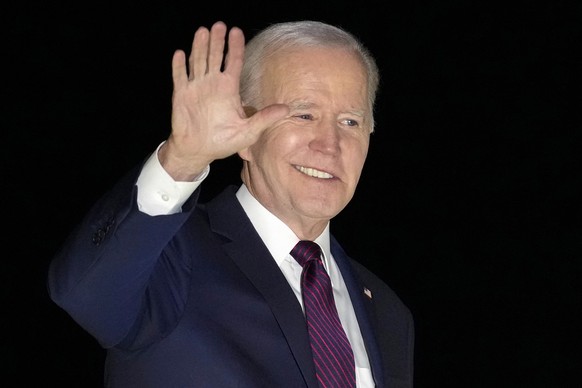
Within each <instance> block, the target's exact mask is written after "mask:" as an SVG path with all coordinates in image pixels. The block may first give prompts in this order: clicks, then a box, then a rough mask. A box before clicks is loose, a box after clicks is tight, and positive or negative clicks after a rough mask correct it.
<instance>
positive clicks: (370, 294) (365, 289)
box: [364, 287, 372, 299]
mask: <svg viewBox="0 0 582 388" xmlns="http://www.w3.org/2000/svg"><path fill="white" fill-rule="evenodd" d="M364 294H366V296H367V297H368V298H370V299H372V291H370V290H369V289H368V288H366V287H364Z"/></svg>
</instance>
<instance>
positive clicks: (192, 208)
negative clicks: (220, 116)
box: [48, 170, 414, 388]
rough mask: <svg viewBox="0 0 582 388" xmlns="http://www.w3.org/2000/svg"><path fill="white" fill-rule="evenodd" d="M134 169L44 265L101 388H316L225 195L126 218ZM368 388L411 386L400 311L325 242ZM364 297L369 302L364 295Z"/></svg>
mask: <svg viewBox="0 0 582 388" xmlns="http://www.w3.org/2000/svg"><path fill="white" fill-rule="evenodd" d="M138 174H139V170H135V171H133V172H131V173H130V174H128V176H126V177H125V178H124V179H123V180H121V181H120V182H119V183H118V184H117V185H116V187H114V188H113V190H111V191H110V192H109V193H108V194H107V195H105V196H104V197H103V198H102V199H101V200H100V201H99V202H98V203H97V204H96V205H95V206H94V207H93V208H92V209H91V211H90V212H89V213H88V214H87V216H86V217H85V219H84V220H83V221H82V223H81V224H80V225H79V227H78V228H77V229H76V230H75V231H74V232H73V233H72V234H71V236H70V237H69V239H68V240H67V242H66V243H65V244H64V246H63V248H62V250H61V251H60V252H59V253H58V255H57V256H56V257H55V258H54V260H53V262H52V263H51V267H50V270H49V278H48V286H49V292H50V294H51V297H52V299H53V300H54V301H55V302H56V303H57V304H58V305H59V306H61V307H62V308H63V309H65V310H66V311H67V312H68V313H69V314H70V315H71V316H72V318H73V319H75V320H76V321H77V322H78V323H79V324H80V325H81V326H82V327H83V328H85V329H86V330H87V331H88V332H89V333H90V334H91V335H93V336H94V337H95V338H96V339H97V340H98V341H99V343H100V344H101V345H102V346H103V347H104V348H106V349H107V360H106V365H105V377H104V379H105V385H106V386H109V387H123V388H128V387H139V388H147V387H163V388H172V387H180V388H183V387H212V388H217V387H241V388H242V387H266V388H274V387H277V388H279V387H289V388H300V387H310V388H317V381H316V378H315V368H314V364H313V361H312V357H311V350H310V347H309V340H308V335H307V329H306V325H305V319H304V316H303V313H302V310H301V307H300V305H299V303H298V301H297V299H296V297H295V295H294V293H293V291H292V290H291V288H290V287H289V285H288V283H287V281H286V279H285V277H284V276H283V274H282V273H281V271H280V269H279V268H278V267H277V265H276V263H275V261H274V260H273V258H272V257H271V255H270V253H269V251H268V250H267V248H266V246H265V245H264V244H263V242H262V241H261V239H260V238H259V235H258V234H257V232H256V231H255V229H254V228H253V226H252V224H251V222H250V220H249V219H248V217H247V216H246V214H245V213H244V211H243V209H242V207H241V206H240V204H239V202H238V200H237V199H236V197H235V192H236V189H237V188H236V187H234V186H230V187H228V188H226V189H225V191H224V192H223V193H221V194H220V195H218V196H217V197H216V198H214V199H213V200H212V201H210V202H208V203H207V204H205V205H203V204H200V203H198V197H199V193H200V189H198V190H197V191H196V192H195V193H194V194H193V195H192V196H191V198H190V199H189V200H188V201H187V203H186V204H185V205H184V207H183V212H182V213H179V214H174V215H167V216H154V217H152V216H148V215H146V214H144V213H142V212H140V211H139V210H138V209H137V205H136V200H135V199H136V187H135V181H136V179H137V176H138ZM331 251H332V254H333V256H334V258H335V260H336V261H337V264H338V266H339V268H340V270H341V273H342V276H343V278H344V280H345V283H346V286H347V288H348V290H349V294H350V297H351V300H352V303H353V306H354V309H355V312H356V316H357V319H358V323H359V326H360V329H361V332H362V336H363V339H364V343H365V346H366V350H367V353H368V357H369V359H370V364H371V368H372V374H373V376H374V379H375V381H376V386H377V387H408V388H409V387H412V376H413V346H414V345H413V342H414V327H413V320H412V316H411V314H410V311H409V310H408V308H406V306H405V305H404V304H403V303H402V302H401V300H400V299H399V298H398V297H397V295H396V294H395V293H394V292H393V291H392V290H391V289H390V288H389V287H388V286H387V285H386V284H385V283H384V282H383V281H381V280H380V279H379V278H378V277H376V276H375V275H373V274H372V273H371V272H369V271H368V270H367V269H365V268H364V267H363V266H362V265H360V264H359V263H358V262H356V261H354V260H352V259H350V258H349V257H348V256H347V255H346V253H345V252H344V251H343V249H342V248H341V247H340V245H339V244H338V242H337V241H336V240H335V239H334V238H333V236H332V239H331ZM365 289H367V290H370V292H371V295H372V298H370V297H369V296H367V295H366V293H365V292H364V290H365Z"/></svg>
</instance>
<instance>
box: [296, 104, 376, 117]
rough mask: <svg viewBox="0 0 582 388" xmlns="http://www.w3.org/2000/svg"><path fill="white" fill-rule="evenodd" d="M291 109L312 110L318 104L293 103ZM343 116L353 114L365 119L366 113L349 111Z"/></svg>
mask: <svg viewBox="0 0 582 388" xmlns="http://www.w3.org/2000/svg"><path fill="white" fill-rule="evenodd" d="M288 105H289V108H290V109H291V110H301V109H311V108H314V107H317V104H315V103H313V102H308V101H293V102H291V103H289V104H288ZM342 114H351V115H354V116H359V117H365V116H366V115H365V113H364V111H363V110H360V109H358V110H348V111H345V112H342Z"/></svg>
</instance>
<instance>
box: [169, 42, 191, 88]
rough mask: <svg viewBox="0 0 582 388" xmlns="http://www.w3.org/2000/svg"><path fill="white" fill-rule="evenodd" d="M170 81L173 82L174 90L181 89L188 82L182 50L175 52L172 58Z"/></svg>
mask: <svg viewBox="0 0 582 388" xmlns="http://www.w3.org/2000/svg"><path fill="white" fill-rule="evenodd" d="M172 81H173V82H174V90H175V89H179V88H181V87H182V86H183V85H184V84H185V83H186V82H188V70H187V69H186V54H185V53H184V51H182V50H176V52H174V56H173V57H172Z"/></svg>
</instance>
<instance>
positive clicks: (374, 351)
mask: <svg viewBox="0 0 582 388" xmlns="http://www.w3.org/2000/svg"><path fill="white" fill-rule="evenodd" d="M331 252H332V255H333V257H334V259H335V261H336V263H337V265H338V267H339V269H340V271H341V273H342V277H343V278H344V282H345V284H346V287H347V289H348V293H349V294H350V299H351V301H352V305H353V307H354V312H355V313H356V318H357V319H358V325H359V326H360V331H361V333H362V338H363V340H364V344H365V346H366V352H367V353H368V360H369V361H370V367H371V368H372V375H373V377H374V381H375V382H376V387H377V388H382V387H384V375H383V373H382V370H383V369H382V359H381V352H380V349H379V347H378V340H377V337H376V334H375V331H374V326H373V324H372V319H371V318H372V317H373V315H374V311H373V302H372V298H371V297H370V296H368V295H366V292H369V291H366V290H367V288H366V286H365V284H363V283H362V281H361V280H360V279H359V278H358V277H357V276H356V273H355V271H354V269H353V267H352V266H351V264H350V259H349V257H348V256H347V255H346V253H345V252H344V250H343V249H342V248H341V246H340V245H339V243H338V242H337V241H336V240H335V238H333V237H331ZM370 295H371V294H370Z"/></svg>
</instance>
